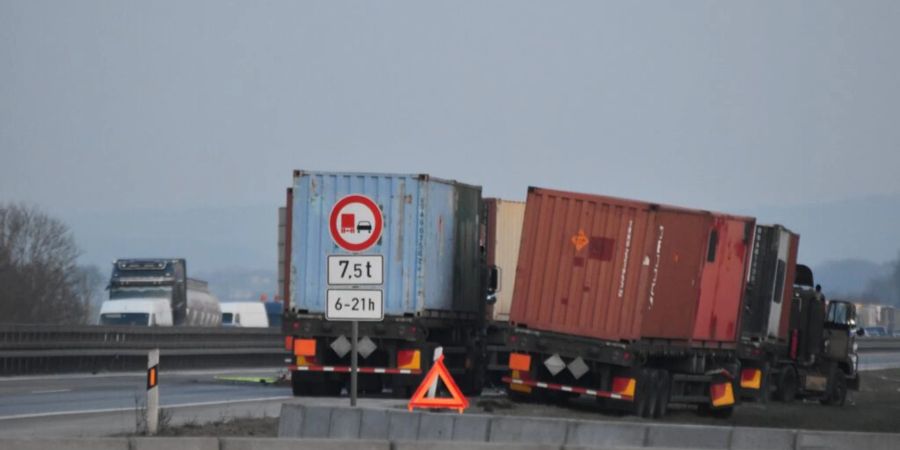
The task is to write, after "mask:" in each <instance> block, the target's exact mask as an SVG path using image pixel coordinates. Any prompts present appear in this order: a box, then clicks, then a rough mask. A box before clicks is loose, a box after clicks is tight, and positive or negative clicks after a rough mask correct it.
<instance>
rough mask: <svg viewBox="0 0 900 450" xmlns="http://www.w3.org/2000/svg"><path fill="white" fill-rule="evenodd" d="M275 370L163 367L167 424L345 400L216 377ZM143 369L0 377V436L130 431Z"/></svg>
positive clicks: (895, 359)
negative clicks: (174, 369)
mask: <svg viewBox="0 0 900 450" xmlns="http://www.w3.org/2000/svg"><path fill="white" fill-rule="evenodd" d="M860 367H861V368H862V369H863V370H879V369H886V368H900V352H893V353H891V352H884V353H882V352H873V353H863V354H862V355H861V360H860ZM279 370H280V369H279V368H270V369H254V370H247V369H238V370H232V371H227V370H217V371H189V372H169V373H166V372H161V373H160V384H159V386H160V403H161V405H162V406H163V408H167V409H169V410H170V411H171V412H172V415H173V424H184V423H190V422H197V423H203V422H209V421H216V420H222V419H227V418H232V417H266V416H268V417H275V416H278V414H279V412H280V408H281V404H282V403H285V402H303V403H304V404H321V405H344V404H347V402H348V400H347V399H346V398H298V399H295V398H293V397H292V396H291V390H290V387H286V386H281V385H266V384H261V383H247V382H242V383H239V382H228V381H222V380H221V378H220V377H221V376H250V377H270V376H276V375H277V374H278V373H279ZM145 376H146V375H145V374H144V373H143V372H141V373H127V374H103V375H88V374H83V375H53V376H35V377H11V378H0V436H105V435H110V434H115V433H129V432H133V431H134V429H135V411H136V410H137V409H138V407H139V405H140V403H141V402H142V400H143V398H144V396H145V395H146V391H145V387H146V379H145ZM405 403H406V402H405V400H402V399H399V400H398V399H389V398H376V399H361V403H360V405H361V406H369V407H379V408H403V407H404V405H405Z"/></svg>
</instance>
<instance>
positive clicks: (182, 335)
mask: <svg viewBox="0 0 900 450" xmlns="http://www.w3.org/2000/svg"><path fill="white" fill-rule="evenodd" d="M283 342H284V341H283V337H282V333H281V330H280V329H278V328H200V327H168V328H155V327H154V328H150V327H147V328H141V327H110V326H89V325H83V326H68V325H66V326H52V325H0V376H4V375H20V374H35V373H57V372H107V371H120V370H143V369H144V368H145V366H146V355H147V350H150V349H153V348H159V349H160V358H161V363H160V364H161V365H162V366H163V367H166V368H176V369H198V368H214V367H262V366H270V367H278V366H283V365H284V357H285V351H284V348H283V345H284V344H283ZM857 343H858V344H859V345H858V347H859V351H860V352H877V351H883V352H898V351H900V338H894V337H871V338H861V339H858V340H857Z"/></svg>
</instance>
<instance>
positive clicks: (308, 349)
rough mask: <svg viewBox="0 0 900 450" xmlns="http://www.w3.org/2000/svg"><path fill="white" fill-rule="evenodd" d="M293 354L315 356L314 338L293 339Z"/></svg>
mask: <svg viewBox="0 0 900 450" xmlns="http://www.w3.org/2000/svg"><path fill="white" fill-rule="evenodd" d="M294 356H316V340H315V339H294Z"/></svg>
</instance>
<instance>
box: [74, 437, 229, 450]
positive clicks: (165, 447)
mask: <svg viewBox="0 0 900 450" xmlns="http://www.w3.org/2000/svg"><path fill="white" fill-rule="evenodd" d="M66 450H68V449H66ZM131 450H219V439H218V438H214V437H179V438H175V437H142V438H131Z"/></svg>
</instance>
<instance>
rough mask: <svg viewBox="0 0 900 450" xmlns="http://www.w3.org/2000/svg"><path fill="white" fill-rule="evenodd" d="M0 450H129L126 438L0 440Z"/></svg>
mask: <svg viewBox="0 0 900 450" xmlns="http://www.w3.org/2000/svg"><path fill="white" fill-rule="evenodd" d="M0 449H15V450H47V449H53V450H129V446H128V439H126V438H118V439H116V438H75V439H67V438H58V439H56V438H54V439H41V438H35V439H0Z"/></svg>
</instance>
